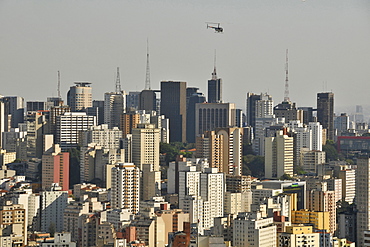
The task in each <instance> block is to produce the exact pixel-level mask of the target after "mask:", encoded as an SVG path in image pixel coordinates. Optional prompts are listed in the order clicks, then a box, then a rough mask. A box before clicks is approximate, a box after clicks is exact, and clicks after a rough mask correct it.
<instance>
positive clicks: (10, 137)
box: [0, 106, 27, 160]
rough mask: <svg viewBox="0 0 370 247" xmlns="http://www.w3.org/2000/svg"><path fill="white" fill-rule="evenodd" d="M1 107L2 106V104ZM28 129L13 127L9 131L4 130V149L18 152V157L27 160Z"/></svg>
mask: <svg viewBox="0 0 370 247" xmlns="http://www.w3.org/2000/svg"><path fill="white" fill-rule="evenodd" d="M0 107H1V106H0ZM26 130H27V129H25V130H20V129H19V128H11V129H10V131H9V132H4V133H2V134H3V140H2V149H5V150H7V151H8V152H16V154H17V159H20V160H27V142H26V136H27V131H26Z"/></svg>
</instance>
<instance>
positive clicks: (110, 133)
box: [80, 124, 122, 149]
mask: <svg viewBox="0 0 370 247" xmlns="http://www.w3.org/2000/svg"><path fill="white" fill-rule="evenodd" d="M81 134H82V136H81V140H80V143H81V146H87V145H88V144H89V143H96V144H98V145H99V146H101V147H102V148H106V149H119V141H120V139H121V138H122V131H121V130H119V129H118V127H113V128H112V129H109V128H108V125H107V124H102V125H98V126H91V127H90V129H89V130H85V131H82V132H81Z"/></svg>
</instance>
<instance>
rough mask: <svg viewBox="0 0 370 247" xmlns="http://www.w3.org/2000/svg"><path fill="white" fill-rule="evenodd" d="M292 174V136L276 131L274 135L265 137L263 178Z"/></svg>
mask: <svg viewBox="0 0 370 247" xmlns="http://www.w3.org/2000/svg"><path fill="white" fill-rule="evenodd" d="M284 174H287V175H289V176H293V137H289V136H287V135H286V134H284V132H283V131H278V132H276V137H266V138H265V178H275V179H276V178H277V179H278V178H280V177H281V176H283V175H284Z"/></svg>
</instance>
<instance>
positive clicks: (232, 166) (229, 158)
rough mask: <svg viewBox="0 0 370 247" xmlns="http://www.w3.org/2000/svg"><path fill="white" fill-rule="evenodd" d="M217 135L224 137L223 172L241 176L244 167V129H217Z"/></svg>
mask: <svg viewBox="0 0 370 247" xmlns="http://www.w3.org/2000/svg"><path fill="white" fill-rule="evenodd" d="M216 134H217V135H219V136H223V142H222V172H223V173H225V174H229V175H234V176H241V175H242V166H243V128H237V127H228V128H216Z"/></svg>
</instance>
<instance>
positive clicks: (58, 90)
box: [57, 70, 61, 98]
mask: <svg viewBox="0 0 370 247" xmlns="http://www.w3.org/2000/svg"><path fill="white" fill-rule="evenodd" d="M57 93H58V98H61V97H60V71H59V70H58V87H57Z"/></svg>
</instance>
